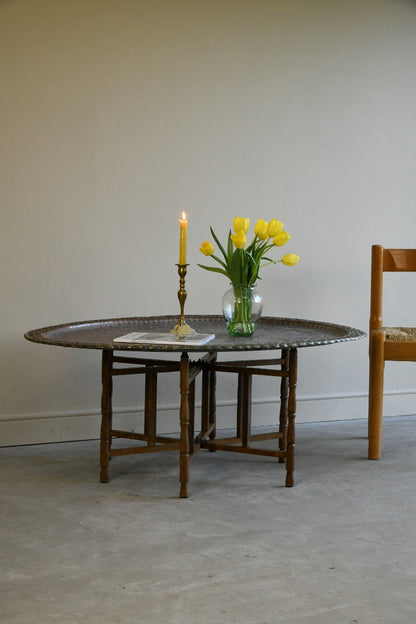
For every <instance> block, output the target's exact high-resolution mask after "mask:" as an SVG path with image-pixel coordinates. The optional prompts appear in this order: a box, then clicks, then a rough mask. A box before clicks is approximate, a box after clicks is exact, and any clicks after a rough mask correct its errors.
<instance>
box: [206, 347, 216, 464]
mask: <svg viewBox="0 0 416 624" xmlns="http://www.w3.org/2000/svg"><path fill="white" fill-rule="evenodd" d="M216 359H217V358H216V356H215V357H214V358H213V359H212V363H213V364H215V362H216ZM208 414H209V417H208V418H209V427H210V428H211V427H212V429H211V433H210V434H209V438H210V440H215V438H216V435H217V427H216V425H217V372H216V371H215V370H214V369H213V368H212V367H210V372H209V410H208ZM210 450H211V451H212V452H215V449H210Z"/></svg>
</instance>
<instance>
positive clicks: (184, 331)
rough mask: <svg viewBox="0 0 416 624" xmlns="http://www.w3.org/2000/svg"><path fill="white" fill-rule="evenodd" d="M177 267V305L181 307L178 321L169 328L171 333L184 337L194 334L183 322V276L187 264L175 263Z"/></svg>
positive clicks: (184, 295)
mask: <svg viewBox="0 0 416 624" xmlns="http://www.w3.org/2000/svg"><path fill="white" fill-rule="evenodd" d="M176 266H177V267H178V275H179V290H178V299H179V305H180V309H181V315H180V319H179V323H177V324H176V325H175V327H174V328H173V329H171V330H170V332H171V333H172V334H175V336H178V338H185V336H189V335H190V334H195V333H196V332H195V330H194V329H192V327H189V325H188V323H185V312H184V310H185V301H186V290H185V276H186V268H187V266H188V265H187V264H177V265H176Z"/></svg>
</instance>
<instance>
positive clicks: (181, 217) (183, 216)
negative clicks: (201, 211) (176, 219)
mask: <svg viewBox="0 0 416 624" xmlns="http://www.w3.org/2000/svg"><path fill="white" fill-rule="evenodd" d="M186 220H187V217H186V212H185V211H182V213H181V216H180V221H186Z"/></svg>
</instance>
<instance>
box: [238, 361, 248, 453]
mask: <svg viewBox="0 0 416 624" xmlns="http://www.w3.org/2000/svg"><path fill="white" fill-rule="evenodd" d="M251 389H252V375H250V373H239V374H238V391H237V392H238V399H237V437H238V438H241V446H242V447H243V448H248V445H249V442H250V437H251Z"/></svg>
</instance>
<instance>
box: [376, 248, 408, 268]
mask: <svg viewBox="0 0 416 624" xmlns="http://www.w3.org/2000/svg"><path fill="white" fill-rule="evenodd" d="M383 271H416V249H383Z"/></svg>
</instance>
